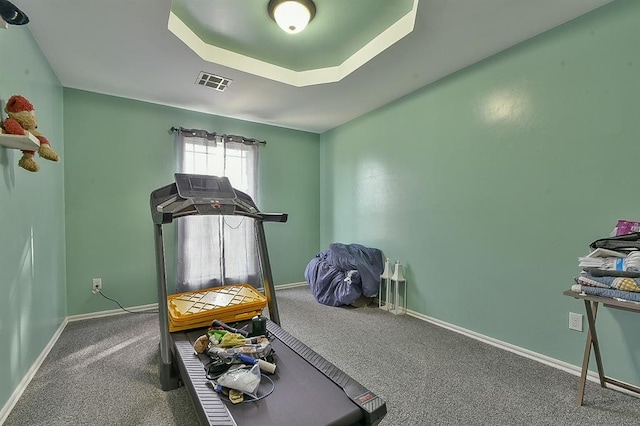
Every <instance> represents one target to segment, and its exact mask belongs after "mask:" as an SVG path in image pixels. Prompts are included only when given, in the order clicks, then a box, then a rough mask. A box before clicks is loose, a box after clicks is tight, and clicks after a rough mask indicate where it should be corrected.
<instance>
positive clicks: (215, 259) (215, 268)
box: [176, 131, 262, 292]
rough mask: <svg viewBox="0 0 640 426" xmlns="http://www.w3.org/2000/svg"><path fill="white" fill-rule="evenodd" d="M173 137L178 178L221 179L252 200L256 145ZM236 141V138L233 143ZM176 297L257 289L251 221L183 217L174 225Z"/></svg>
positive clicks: (258, 279)
mask: <svg viewBox="0 0 640 426" xmlns="http://www.w3.org/2000/svg"><path fill="white" fill-rule="evenodd" d="M207 135H208V137H198V136H200V133H198V136H195V135H193V134H192V133H190V132H187V131H181V132H179V133H178V136H177V141H178V153H179V171H180V172H181V173H192V174H204V175H214V176H226V177H227V178H229V181H230V182H231V185H232V186H233V187H234V189H236V190H240V191H242V192H245V193H247V194H248V195H249V196H251V197H252V198H254V199H255V197H256V193H257V179H256V177H257V168H258V167H257V166H258V145H257V144H256V143H250V144H244V143H241V142H234V141H228V140H226V139H227V138H224V137H219V136H213V137H212V136H211V134H207ZM234 140H237V138H234ZM177 246H178V247H177V250H178V251H177V262H178V264H177V287H176V291H177V292H183V291H191V290H198V289H203V288H210V287H216V286H219V285H229V284H236V283H247V284H251V285H253V286H254V287H259V286H260V285H261V277H262V274H261V271H260V263H259V258H258V252H257V245H256V231H255V224H254V221H253V220H252V219H250V218H246V217H243V216H189V217H186V218H184V219H181V220H180V221H179V223H178V244H177Z"/></svg>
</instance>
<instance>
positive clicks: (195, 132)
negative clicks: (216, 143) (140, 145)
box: [169, 127, 267, 145]
mask: <svg viewBox="0 0 640 426" xmlns="http://www.w3.org/2000/svg"><path fill="white" fill-rule="evenodd" d="M169 133H170V134H175V133H185V134H187V135H188V136H191V137H197V138H204V139H207V140H210V141H211V140H216V138H220V139H222V141H223V142H236V143H243V144H245V145H266V144H267V141H259V140H257V139H252V138H247V137H244V136H237V135H221V134H218V133H216V132H208V131H206V130H200V129H185V128H184V127H171V128H170V129H169Z"/></svg>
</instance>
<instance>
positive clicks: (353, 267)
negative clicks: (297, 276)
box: [304, 243, 384, 306]
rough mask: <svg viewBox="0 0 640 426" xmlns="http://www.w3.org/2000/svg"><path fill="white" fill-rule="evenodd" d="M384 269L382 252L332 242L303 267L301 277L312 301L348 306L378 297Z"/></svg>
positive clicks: (357, 245)
mask: <svg viewBox="0 0 640 426" xmlns="http://www.w3.org/2000/svg"><path fill="white" fill-rule="evenodd" d="M383 268H384V265H383V261H382V252H381V251H380V250H379V249H377V248H371V247H365V246H363V245H360V244H342V243H333V244H331V245H330V246H329V249H328V250H324V251H321V252H320V253H318V254H317V255H316V256H315V257H314V258H313V259H311V261H310V262H309V263H308V264H307V267H306V268H305V271H304V277H305V279H306V281H307V283H309V287H310V288H311V292H312V293H313V296H314V297H315V299H316V301H318V302H319V303H322V304H323V305H328V306H341V305H352V304H354V303H356V301H358V300H362V298H370V299H369V302H370V301H371V300H372V299H371V298H373V297H375V296H377V295H378V289H379V284H380V275H381V274H382V270H383Z"/></svg>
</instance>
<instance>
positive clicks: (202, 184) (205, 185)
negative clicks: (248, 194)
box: [175, 173, 236, 202]
mask: <svg viewBox="0 0 640 426" xmlns="http://www.w3.org/2000/svg"><path fill="white" fill-rule="evenodd" d="M175 178H176V187H177V188H178V195H180V196H181V197H182V198H190V199H192V200H194V201H196V202H198V201H206V200H219V201H220V202H225V201H231V200H235V199H236V192H235V190H234V189H233V187H232V186H231V182H229V179H228V178H227V177H225V176H209V175H189V174H184V173H176V174H175Z"/></svg>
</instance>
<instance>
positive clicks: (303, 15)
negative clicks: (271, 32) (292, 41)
mask: <svg viewBox="0 0 640 426" xmlns="http://www.w3.org/2000/svg"><path fill="white" fill-rule="evenodd" d="M267 10H268V11H269V16H271V18H272V19H273V20H274V21H276V23H277V24H278V26H279V27H280V28H282V30H283V31H284V32H287V33H289V34H296V33H299V32H300V31H302V30H304V29H305V28H306V26H307V24H308V23H309V22H310V21H311V20H312V19H313V17H314V16H315V15H316V5H315V4H314V3H313V1H311V0H270V1H269V5H268V6H267Z"/></svg>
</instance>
